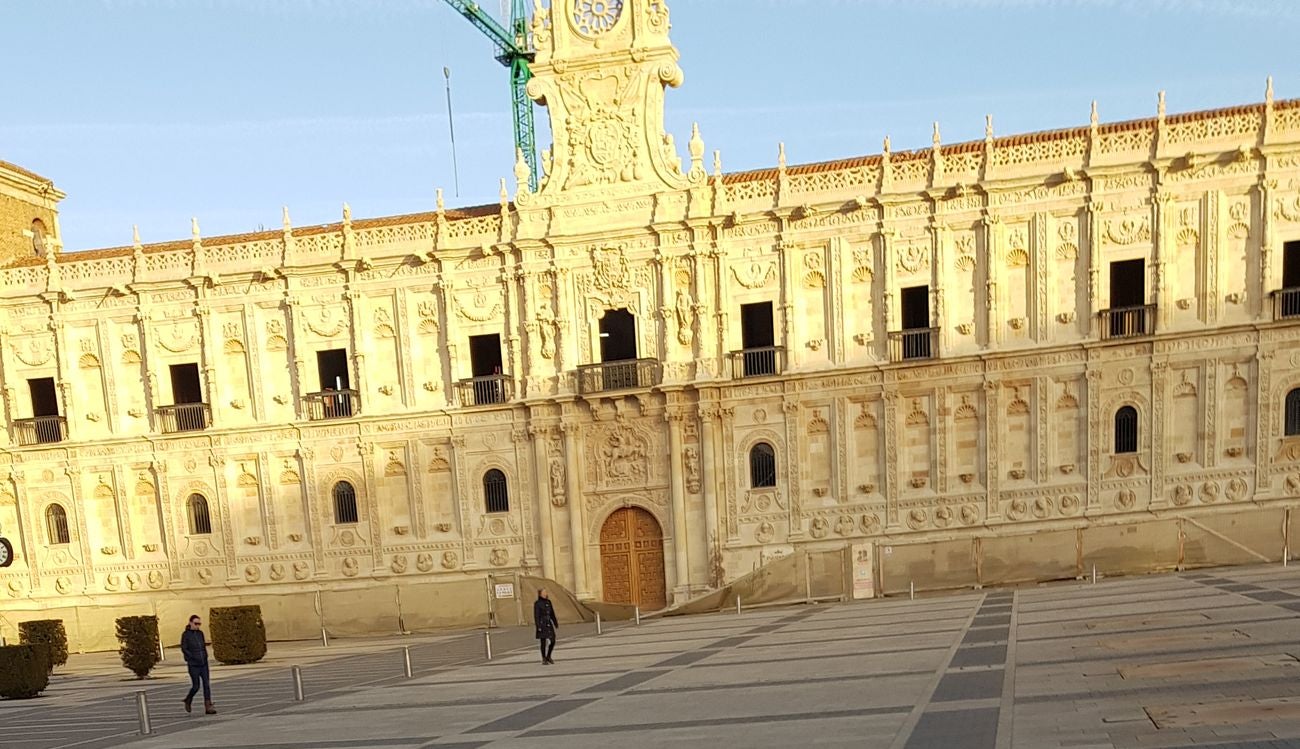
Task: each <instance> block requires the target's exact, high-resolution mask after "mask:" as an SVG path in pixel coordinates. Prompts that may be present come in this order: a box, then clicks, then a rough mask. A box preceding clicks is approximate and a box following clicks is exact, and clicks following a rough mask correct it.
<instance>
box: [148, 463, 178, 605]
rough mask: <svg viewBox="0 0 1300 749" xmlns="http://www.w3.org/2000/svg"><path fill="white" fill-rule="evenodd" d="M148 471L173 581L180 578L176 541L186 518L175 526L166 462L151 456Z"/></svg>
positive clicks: (168, 569) (164, 549)
mask: <svg viewBox="0 0 1300 749" xmlns="http://www.w3.org/2000/svg"><path fill="white" fill-rule="evenodd" d="M149 472H150V473H151V474H152V475H153V485H154V499H155V501H156V502H157V503H158V514H159V516H160V517H162V549H163V553H164V554H166V555H167V572H168V574H169V575H170V576H171V579H172V581H173V582H175V581H178V580H180V579H181V560H180V545H179V544H178V543H177V541H178V539H179V538H180V537H181V536H182V535H183V534H184V532H185V530H187V528H186V520H187V518H185V517H182V518H181V525H180V527H177V523H176V513H175V512H174V510H173V507H172V495H171V487H170V485H169V483H168V481H167V462H166V461H160V460H158V459H157V457H156V456H151V460H150V462H149ZM183 501H184V500H182V502H183ZM182 506H184V505H182Z"/></svg>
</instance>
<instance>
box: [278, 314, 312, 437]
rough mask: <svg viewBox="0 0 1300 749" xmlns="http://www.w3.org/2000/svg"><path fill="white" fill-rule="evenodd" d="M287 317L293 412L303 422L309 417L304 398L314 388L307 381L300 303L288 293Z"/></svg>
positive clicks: (304, 338)
mask: <svg viewBox="0 0 1300 749" xmlns="http://www.w3.org/2000/svg"><path fill="white" fill-rule="evenodd" d="M284 311H285V315H286V316H287V317H288V318H289V324H288V330H287V331H286V332H287V333H288V334H289V362H290V365H291V366H292V367H293V369H292V371H291V372H290V378H289V379H290V380H291V382H290V383H289V385H290V388H291V389H292V390H293V392H292V394H291V395H292V398H293V410H294V415H295V416H296V417H297V420H299V421H301V420H302V419H303V418H305V417H306V415H307V409H306V408H304V407H303V401H302V398H303V396H304V395H306V394H307V393H310V392H313V391H314V390H315V388H314V387H312V386H311V385H309V384H308V383H307V381H306V375H307V371H306V369H307V368H306V362H305V360H304V359H303V351H302V344H303V342H304V341H305V340H306V337H305V335H304V331H303V322H302V313H301V312H299V311H298V302H297V301H296V300H294V299H293V298H292V297H290V296H288V294H287V293H286V295H285V300H284Z"/></svg>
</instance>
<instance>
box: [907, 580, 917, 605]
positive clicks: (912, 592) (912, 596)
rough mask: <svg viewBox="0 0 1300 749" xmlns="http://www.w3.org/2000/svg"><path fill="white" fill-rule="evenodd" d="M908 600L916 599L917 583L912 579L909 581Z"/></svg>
mask: <svg viewBox="0 0 1300 749" xmlns="http://www.w3.org/2000/svg"><path fill="white" fill-rule="evenodd" d="M907 600H909V601H915V600H916V583H915V582H914V581H912V580H908V581H907Z"/></svg>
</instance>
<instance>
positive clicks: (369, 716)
mask: <svg viewBox="0 0 1300 749" xmlns="http://www.w3.org/2000/svg"><path fill="white" fill-rule="evenodd" d="M1298 624H1300V571H1296V570H1295V569H1294V568H1283V567H1280V566H1275V567H1256V568H1232V569H1218V570H1209V571H1204V572H1197V573H1186V574H1176V575H1160V576H1150V577H1141V578H1122V579H1114V580H1103V581H1101V582H1099V583H1097V584H1095V585H1094V584H1091V583H1062V584H1056V585H1047V586H1035V587H1024V588H1019V589H1015V590H1010V589H1008V590H984V591H973V592H965V593H956V594H950V595H943V596H935V597H926V598H918V599H917V600H915V601H911V600H906V599H903V600H899V599H889V600H883V601H872V602H865V603H851V604H842V605H817V606H792V607H784V608H769V609H762V610H750V611H746V612H744V613H743V614H741V615H740V616H737V615H736V614H735V613H734V612H733V613H726V614H715V615H707V616H695V617H681V618H671V619H657V620H649V621H646V622H644V623H643V624H642V625H641V626H633V625H631V624H621V625H619V626H617V627H612V628H607V629H606V631H605V633H604V634H603V635H600V636H596V635H595V634H594V631H593V629H592V627H591V626H590V625H583V626H578V627H564V628H562V630H561V632H560V634H561V637H562V638H564V639H562V640H561V645H560V648H559V649H557V651H556V660H557V663H556V665H554V666H542V665H541V664H540V663H538V658H537V656H536V655H535V653H534V651H533V649H532V647H531V644H532V643H531V641H530V636H531V632H530V631H528V630H506V631H498V632H497V633H495V634H494V643H495V644H496V647H497V650H498V655H497V657H496V658H495V659H494V660H492V661H491V662H484V660H483V654H482V639H483V638H482V635H481V634H480V633H471V634H460V635H455V636H447V637H440V638H423V639H414V640H411V639H408V640H403V641H400V643H399V642H397V641H392V640H389V641H377V642H370V643H361V644H354V645H343V646H338V645H336V646H333V647H331V648H330V649H329V650H328V651H326V650H324V649H322V648H320V647H319V646H316V647H309V646H306V645H303V644H296V645H278V644H277V645H273V646H272V650H271V654H270V656H268V660H267V662H265V663H262V664H258V665H257V666H253V667H239V668H238V669H235V668H220V669H218V670H217V672H216V673H215V685H214V687H215V689H216V700H217V704H218V707H219V708H221V714H220V715H219V716H215V717H203V716H200V715H198V714H197V713H196V714H195V715H193V716H187V715H185V714H184V713H183V712H182V710H181V707H180V702H179V700H180V697H181V696H182V695H183V691H184V689H183V686H182V683H181V682H182V679H181V669H180V667H179V664H177V663H176V662H175V658H174V657H173V659H172V660H170V661H168V662H167V664H165V666H164V668H163V670H162V677H161V678H160V679H159V680H158V681H157V682H151V683H149V684H150V685H149V686H148V687H146V688H147V689H149V690H150V701H151V706H152V710H153V718H154V728H155V730H156V731H157V733H156V734H155V735H154V736H150V737H140V736H138V735H135V733H134V729H135V727H136V722H135V721H136V719H135V714H134V705H133V702H132V700H131V697H132V696H133V694H134V692H133V691H132V690H134V689H137V688H139V684H138V683H135V682H124V681H122V680H121V678H120V674H112V673H110V672H108V671H104V672H103V673H99V672H93V673H91V674H89V675H87V676H81V675H80V674H81V673H82V670H81V669H82V666H81V665H80V664H81V663H82V662H83V661H85V662H90V661H89V660H88V659H93V658H100V659H101V661H99V663H101V666H102V667H103V668H107V667H108V666H109V665H111V664H109V662H108V661H106V660H103V659H104V658H107V657H108V656H85V657H83V658H82V659H80V660H76V661H74V663H73V664H72V665H71V668H72V669H73V670H76V671H77V673H78V675H77V676H59V677H57V678H56V680H55V681H54V682H53V683H52V685H51V689H50V692H49V693H48V696H47V697H45V698H42V699H41V700H36V701H28V702H5V703H0V746H2V747H4V748H5V749H55V748H56V747H74V746H75V747H86V748H88V749H93V748H94V747H108V746H121V745H129V746H131V747H133V748H137V749H148V748H150V747H153V748H159V749H160V748H162V747H168V748H172V747H223V748H225V749H254V748H256V749H273V748H274V749H311V748H313V747H321V748H322V749H326V748H332V749H344V748H347V749H353V748H355V749H416V748H417V747H418V748H428V749H434V748H436V747H458V748H460V749H469V748H470V747H475V748H477V747H491V748H492V749H507V748H509V747H525V746H564V747H568V748H572V749H584V748H586V747H601V748H602V749H606V748H607V747H609V746H620V747H653V746H662V745H666V744H669V743H672V742H684V743H685V744H687V745H711V746H728V747H729V746H744V747H802V746H816V747H822V746H825V747H881V748H885V747H892V748H895V749H901V748H904V747H906V748H909V749H910V748H913V747H975V748H980V747H988V748H990V749H992V748H994V747H1012V746H1014V747H1032V748H1035V749H1038V748H1044V749H1048V748H1054V747H1154V746H1160V747H1183V746H1215V747H1224V748H1226V747H1237V748H1242V747H1248V748H1249V749H1264V748H1265V747H1284V746H1287V747H1289V746H1296V747H1300V660H1298V659H1297V655H1300V645H1297V642H1296V639H1297V636H1298V635H1300V627H1297V625H1298ZM400 644H410V645H411V649H412V658H413V662H414V666H415V669H414V670H415V675H414V678H412V679H407V678H405V676H404V675H403V673H402V665H401V663H402V655H401V653H402V651H401V649H400ZM349 648H351V650H349ZM503 649H504V650H506V652H504V653H502V652H500V651H501V650H503ZM290 663H296V664H301V665H303V674H304V685H305V690H306V692H307V699H306V701H305V702H302V703H295V702H293V701H292V691H291V681H290V678H289V672H288V666H289V665H290Z"/></svg>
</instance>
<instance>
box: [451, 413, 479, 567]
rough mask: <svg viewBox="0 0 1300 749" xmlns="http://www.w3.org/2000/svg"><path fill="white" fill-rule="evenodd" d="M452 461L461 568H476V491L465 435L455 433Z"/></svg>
mask: <svg viewBox="0 0 1300 749" xmlns="http://www.w3.org/2000/svg"><path fill="white" fill-rule="evenodd" d="M448 453H449V454H450V455H449V460H450V461H451V496H453V497H456V498H457V501H456V526H457V529H458V530H459V531H460V558H461V569H464V570H476V569H478V561H477V560H476V559H474V549H473V546H471V545H470V541H471V540H473V534H474V529H473V528H472V527H471V520H472V517H473V516H472V514H471V512H470V498H471V497H473V496H474V494H475V492H474V490H473V487H472V486H471V483H470V481H469V477H468V473H467V471H466V466H465V463H466V462H467V461H466V456H465V435H463V434H453V435H452V436H451V446H450V448H449V449H448Z"/></svg>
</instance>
